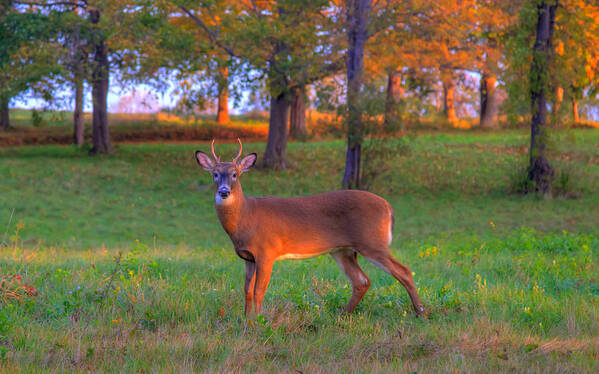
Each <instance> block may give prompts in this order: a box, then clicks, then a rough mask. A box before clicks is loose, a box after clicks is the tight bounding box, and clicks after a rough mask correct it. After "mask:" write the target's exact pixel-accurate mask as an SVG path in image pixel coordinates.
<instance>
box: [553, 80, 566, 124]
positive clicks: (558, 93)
mask: <svg viewBox="0 0 599 374" xmlns="http://www.w3.org/2000/svg"><path fill="white" fill-rule="evenodd" d="M562 101H564V89H563V88H562V87H561V86H557V88H556V89H555V104H554V105H553V115H554V117H555V120H556V121H558V122H559V121H560V119H561V113H560V111H561V109H562Z"/></svg>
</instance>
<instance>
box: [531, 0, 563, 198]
mask: <svg viewBox="0 0 599 374" xmlns="http://www.w3.org/2000/svg"><path fill="white" fill-rule="evenodd" d="M557 7H558V0H543V1H540V2H539V3H538V5H537V33H536V40H535V44H534V46H533V55H532V63H531V67H530V99H531V112H532V122H531V127H530V128H531V132H530V165H529V170H528V177H529V179H530V180H531V181H533V182H534V183H535V185H536V186H537V189H538V190H539V192H541V193H548V192H550V191H551V180H552V179H553V175H554V171H553V168H552V167H551V165H550V164H549V161H547V158H546V156H545V150H546V146H547V145H546V141H547V139H546V138H547V135H546V129H545V126H546V121H547V97H546V95H547V89H548V77H549V74H550V66H551V62H552V61H551V60H552V55H553V46H552V42H553V32H554V30H555V13H556V10H557Z"/></svg>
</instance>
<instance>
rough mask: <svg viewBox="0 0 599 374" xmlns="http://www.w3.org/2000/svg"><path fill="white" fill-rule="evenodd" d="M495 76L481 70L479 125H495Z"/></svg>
mask: <svg viewBox="0 0 599 374" xmlns="http://www.w3.org/2000/svg"><path fill="white" fill-rule="evenodd" d="M496 81H497V78H496V77H495V76H494V75H492V74H490V73H487V72H483V74H482V75H481V78H480V126H481V127H495V125H496V122H497V112H498V105H497V95H496V91H495V82H496Z"/></svg>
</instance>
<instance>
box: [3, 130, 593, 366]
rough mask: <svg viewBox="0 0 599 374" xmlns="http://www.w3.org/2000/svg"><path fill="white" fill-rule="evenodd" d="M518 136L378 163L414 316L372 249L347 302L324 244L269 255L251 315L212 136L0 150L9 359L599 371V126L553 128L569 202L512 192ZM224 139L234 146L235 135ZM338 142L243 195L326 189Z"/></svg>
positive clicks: (310, 150)
mask: <svg viewBox="0 0 599 374" xmlns="http://www.w3.org/2000/svg"><path fill="white" fill-rule="evenodd" d="M527 140H528V134H527V132H525V131H520V130H511V131H501V132H495V133H480V132H464V133H461V134H456V133H452V134H444V133H439V134H428V135H420V136H413V137H408V138H405V139H403V140H401V141H400V140H397V143H396V144H397V147H400V146H401V147H402V152H398V153H397V155H395V156H393V157H391V158H390V159H389V161H388V162H387V163H386V164H384V165H383V164H380V165H375V167H380V169H381V170H380V173H379V175H378V178H377V179H376V182H375V184H374V186H373V190H374V192H377V193H379V194H380V195H381V196H383V197H384V198H386V199H387V200H388V201H389V202H390V203H391V204H392V205H393V208H394V211H395V215H396V225H395V231H394V233H393V238H394V241H393V243H392V245H391V251H392V253H393V255H394V256H395V257H396V258H397V259H398V260H399V261H401V262H402V263H404V264H406V265H408V266H409V267H410V268H411V269H412V271H413V272H414V279H415V282H416V285H417V287H418V291H419V293H420V295H421V298H422V299H423V302H424V303H425V304H426V307H427V308H428V310H429V311H430V317H429V318H428V319H425V320H423V319H418V318H416V317H415V316H414V315H413V313H412V312H411V306H410V302H409V298H408V296H407V293H406V292H405V290H404V289H403V288H402V287H401V285H400V284H399V283H398V282H397V281H395V280H394V279H393V278H392V277H390V276H389V275H387V274H386V273H383V272H382V271H380V270H379V269H378V268H376V267H374V266H372V265H371V264H370V263H367V262H366V261H363V259H361V260H360V263H361V264H362V266H363V268H364V270H365V272H366V273H367V274H368V275H369V277H370V279H371V281H372V283H373V286H372V288H371V289H370V291H369V292H368V293H367V294H366V296H365V297H364V299H363V300H362V302H361V303H360V304H359V306H358V310H357V312H356V313H355V314H353V315H350V316H340V315H339V311H340V310H341V309H342V308H343V306H344V305H345V303H346V302H347V300H348V297H349V295H350V294H351V287H349V284H348V282H347V280H346V279H345V277H344V275H343V274H342V272H341V271H340V270H339V269H338V267H337V265H336V264H335V262H334V261H333V260H332V259H331V258H330V257H329V256H323V257H319V258H315V259H310V260H302V261H281V262H277V263H276V264H275V267H274V272H273V276H272V279H271V285H270V287H269V289H268V291H267V293H266V297H265V304H264V310H263V315H262V316H259V317H258V318H255V319H250V320H246V319H245V318H244V317H243V279H244V264H243V261H242V260H240V259H239V258H238V257H237V256H236V255H235V253H234V251H233V249H232V245H231V244H230V241H229V239H228V237H227V236H226V234H225V233H224V231H223V230H222V228H221V227H220V225H219V223H218V221H217V218H216V214H215V212H214V207H213V194H212V192H211V188H212V187H211V178H210V176H208V175H207V174H206V172H205V171H203V170H201V169H200V168H199V167H198V166H197V165H196V162H195V160H194V158H193V151H194V150H196V149H198V148H199V149H204V150H207V149H208V148H209V145H208V144H206V143H201V144H122V145H120V146H119V147H118V149H117V152H116V153H115V154H114V155H110V156H102V157H94V158H90V157H88V156H87V155H86V153H85V151H84V150H81V149H77V148H74V147H70V146H57V145H51V146H38V147H5V148H0V175H2V176H3V178H0V191H2V192H1V193H0V223H2V227H6V234H5V235H3V236H1V237H0V240H3V244H2V245H0V269H1V271H0V275H1V278H0V370H2V371H6V372H16V371H32V372H37V371H40V370H51V371H76V372H87V371H110V372H120V371H123V370H124V371H127V372H134V371H135V372H138V371H144V372H148V371H158V372H162V371H176V372H181V371H185V372H186V371H226V372H231V371H233V372H241V371H243V372H273V371H284V372H291V371H300V372H304V373H308V372H332V371H344V372H361V371H365V372H373V371H374V372H457V371H459V372H493V373H495V372H512V371H516V372H589V373H591V372H597V371H598V370H599V366H598V362H599V360H598V359H597V358H598V355H599V340H598V338H597V337H598V336H599V322H598V321H599V280H598V279H599V257H598V253H599V237H598V234H599V230H598V228H599V192H598V191H599V189H598V187H599V186H598V183H599V159H598V158H597V155H598V154H599V152H598V151H599V149H598V148H597V147H598V144H599V132H598V131H596V130H564V131H558V132H556V133H555V135H554V137H553V141H554V145H553V149H554V150H555V154H554V155H553V158H552V159H553V162H554V163H555V165H556V166H557V167H558V169H559V170H560V175H559V178H561V179H560V182H559V183H560V184H561V185H563V186H562V187H563V189H564V190H565V191H568V192H569V194H567V196H568V197H569V198H564V197H556V198H542V197H538V196H531V195H529V196H522V195H518V194H514V193H511V192H510V191H512V190H513V188H514V185H516V184H517V182H518V180H519V176H518V175H519V172H518V170H521V169H522V167H523V165H524V164H525V159H526V144H527ZM264 147H265V145H264V143H247V144H244V151H245V152H254V151H255V152H258V153H259V154H261V153H262V152H263V150H264ZM217 150H218V152H219V154H222V156H223V157H222V158H223V159H226V158H227V157H232V156H233V155H234V153H235V152H236V145H234V144H222V145H219V146H218V148H217ZM344 152H345V145H344V143H343V142H342V141H330V142H313V143H291V144H290V145H289V160H290V162H291V165H292V167H291V168H290V169H289V170H286V171H281V172H272V171H265V170H252V171H250V172H249V173H247V174H246V175H244V176H243V177H242V183H243V186H244V192H245V193H246V194H247V195H252V196H260V195H278V196H297V195H307V194H312V193H318V192H322V191H328V190H332V189H336V188H338V186H339V183H340V179H341V174H342V171H343V165H344V163H343V157H344ZM3 231H4V230H3ZM2 234H4V232H0V235H2ZM17 276H18V278H17ZM28 287H33V288H34V289H32V288H28Z"/></svg>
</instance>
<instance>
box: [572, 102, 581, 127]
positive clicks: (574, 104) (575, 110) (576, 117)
mask: <svg viewBox="0 0 599 374" xmlns="http://www.w3.org/2000/svg"><path fill="white" fill-rule="evenodd" d="M572 118H573V119H574V123H578V122H579V121H580V116H579V115H578V101H577V100H576V99H574V98H572Z"/></svg>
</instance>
